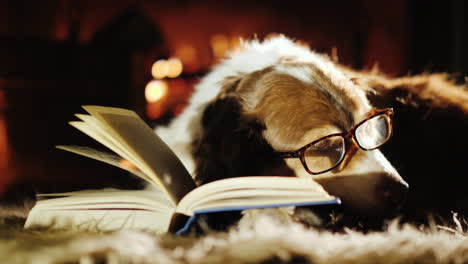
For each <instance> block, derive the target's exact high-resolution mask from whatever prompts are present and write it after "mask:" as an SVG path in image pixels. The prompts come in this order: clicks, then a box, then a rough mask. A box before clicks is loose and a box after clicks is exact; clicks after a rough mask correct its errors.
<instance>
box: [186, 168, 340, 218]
mask: <svg viewBox="0 0 468 264" xmlns="http://www.w3.org/2000/svg"><path fill="white" fill-rule="evenodd" d="M334 199H335V197H333V196H331V195H329V194H328V193H327V192H326V191H325V190H324V189H323V188H322V186H320V185H319V184H318V183H317V182H315V181H314V180H312V179H310V178H298V177H268V176H256V177H237V178H229V179H223V180H219V181H214V182H210V183H208V184H205V185H202V186H200V187H198V188H197V189H195V190H193V191H192V192H190V193H189V194H187V195H186V197H185V198H184V199H183V200H182V201H180V203H179V204H178V207H177V212H180V213H184V214H187V215H192V214H193V212H194V211H199V210H205V209H212V208H222V207H224V206H235V207H249V206H260V205H265V206H267V205H274V204H285V203H286V204H292V203H309V202H310V203H312V202H318V201H327V200H334Z"/></svg>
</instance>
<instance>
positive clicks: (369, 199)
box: [156, 36, 408, 215]
mask: <svg viewBox="0 0 468 264" xmlns="http://www.w3.org/2000/svg"><path fill="white" fill-rule="evenodd" d="M354 74H355V73H354V72H353V71H350V70H347V69H345V68H342V67H341V66H339V65H336V64H335V63H334V62H333V61H331V60H330V59H329V58H328V57H326V56H323V55H320V54H317V53H315V52H312V51H311V50H309V49H308V48H307V47H305V46H302V45H298V44H295V43H294V42H293V41H291V40H290V39H288V38H286V37H283V36H279V37H275V38H272V39H269V40H266V41H264V42H260V41H257V40H254V41H250V42H245V43H243V44H242V45H241V48H240V50H239V51H236V52H233V53H231V54H230V56H229V57H228V58H227V59H225V60H224V61H222V62H221V63H220V64H219V65H217V66H215V67H214V69H213V70H212V71H211V72H210V73H209V74H208V75H207V76H206V77H204V78H203V79H202V80H201V82H200V83H199V84H198V85H197V87H196V90H195V92H194V94H193V96H192V98H191V100H190V104H189V105H188V107H187V108H186V110H185V111H184V112H183V113H182V114H181V115H180V116H179V117H177V118H176V119H175V120H174V121H173V122H172V123H171V124H170V125H169V126H168V127H161V128H158V129H157V130H156V131H157V133H158V134H159V135H160V136H161V137H162V138H163V139H164V140H165V141H166V142H167V143H168V144H169V145H170V147H171V148H172V149H173V150H174V151H175V152H176V154H177V155H178V156H179V157H180V158H181V159H182V162H183V163H184V164H185V166H186V167H187V168H188V169H189V171H190V172H191V173H192V174H193V175H194V177H195V178H196V180H197V181H198V182H199V183H200V184H203V183H207V182H210V181H214V180H218V179H221V178H227V177H236V176H247V175H284V176H297V177H312V178H314V179H315V180H317V181H318V182H319V183H321V184H322V185H323V187H324V188H325V190H327V191H328V192H329V193H331V194H334V195H336V196H338V197H340V198H341V199H342V201H343V202H344V204H345V205H346V206H347V207H349V208H352V210H353V212H356V214H366V215H381V214H386V213H388V212H393V211H395V210H396V209H397V208H398V207H399V206H400V205H401V203H402V201H403V200H404V197H405V194H406V191H407V188H408V185H407V184H406V182H405V181H404V180H403V179H402V178H401V176H400V175H399V174H398V172H397V171H396V170H395V169H394V167H393V166H392V165H391V164H390V162H389V161H388V160H387V159H386V158H385V157H384V156H383V155H382V153H381V152H380V151H379V150H372V151H363V150H361V149H359V148H357V147H356V146H355V144H354V145H353V144H350V145H349V148H348V149H349V150H348V153H347V154H346V158H345V160H344V161H343V162H342V164H341V165H340V166H339V168H337V169H334V170H332V171H330V172H327V173H325V174H321V175H316V176H312V175H309V174H308V173H307V172H306V171H305V170H304V168H303V167H302V165H301V163H300V161H299V160H298V159H281V158H280V157H278V155H277V154H276V153H275V152H274V151H275V150H277V151H287V150H295V149H298V148H299V147H302V146H303V145H305V144H307V143H309V142H311V141H313V140H315V139H318V138H320V137H322V136H325V135H328V134H331V133H336V132H343V131H347V130H349V129H350V128H351V127H352V126H353V125H354V124H356V123H357V122H359V121H360V120H362V119H364V118H366V117H367V115H368V113H369V112H370V111H371V110H372V109H373V106H372V105H371V104H370V103H369V101H368V99H367V97H366V89H367V88H366V87H362V86H360V85H357V84H356V83H355V82H354V81H353V78H354V77H355V76H354Z"/></svg>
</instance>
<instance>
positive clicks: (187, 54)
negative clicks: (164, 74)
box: [176, 44, 197, 65]
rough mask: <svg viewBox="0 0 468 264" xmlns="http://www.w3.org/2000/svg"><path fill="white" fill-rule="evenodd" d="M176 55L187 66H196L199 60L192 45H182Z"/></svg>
mask: <svg viewBox="0 0 468 264" xmlns="http://www.w3.org/2000/svg"><path fill="white" fill-rule="evenodd" d="M176 55H177V57H179V58H180V59H181V60H182V62H183V63H184V65H185V64H194V63H196V60H197V51H196V50H195V48H194V47H193V46H191V45H187V44H185V45H181V46H180V47H178V48H177V50H176Z"/></svg>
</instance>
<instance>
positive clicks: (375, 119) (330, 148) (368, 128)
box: [277, 108, 393, 175]
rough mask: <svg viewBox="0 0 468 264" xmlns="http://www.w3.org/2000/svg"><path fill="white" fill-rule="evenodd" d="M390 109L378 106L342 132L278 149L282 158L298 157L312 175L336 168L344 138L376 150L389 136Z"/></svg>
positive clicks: (344, 148) (343, 153)
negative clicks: (364, 117)
mask: <svg viewBox="0 0 468 264" xmlns="http://www.w3.org/2000/svg"><path fill="white" fill-rule="evenodd" d="M392 117H393V109H391V108H387V109H377V110H374V111H372V112H371V113H370V115H369V117H368V118H366V119H364V120H362V121H361V122H359V123H358V124H357V125H355V126H354V127H353V128H351V130H349V131H348V132H344V133H336V134H331V135H328V136H325V137H322V138H319V139H317V140H315V141H313V142H311V143H309V144H307V145H305V146H303V147H301V148H299V149H297V150H295V151H289V152H283V151H281V152H277V153H279V154H280V156H281V157H282V158H299V159H300V160H301V163H302V166H304V169H305V170H306V171H307V172H308V173H309V174H312V175H317V174H321V173H325V172H327V171H330V170H332V169H334V168H336V167H337V166H338V165H340V163H341V162H342V161H343V160H344V157H345V155H346V151H347V150H346V141H347V140H349V139H350V138H353V139H354V141H355V142H356V143H357V145H358V146H359V147H360V148H361V149H362V150H373V149H377V148H379V147H380V146H382V145H383V144H385V143H386V142H387V141H388V140H389V139H390V137H391V135H392V130H393V127H392V126H393V125H392Z"/></svg>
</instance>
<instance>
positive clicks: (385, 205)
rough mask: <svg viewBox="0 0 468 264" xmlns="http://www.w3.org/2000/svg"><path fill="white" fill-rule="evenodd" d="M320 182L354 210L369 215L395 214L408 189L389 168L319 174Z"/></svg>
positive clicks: (355, 212)
mask: <svg viewBox="0 0 468 264" xmlns="http://www.w3.org/2000/svg"><path fill="white" fill-rule="evenodd" d="M317 182H319V183H320V184H321V185H322V186H323V187H324V189H325V190H326V191H327V192H329V193H330V194H332V195H335V196H337V197H339V198H340V199H341V200H342V202H343V205H344V206H345V208H347V209H349V210H350V211H351V212H352V213H353V214H358V215H367V216H393V215H394V214H395V213H396V212H398V210H399V209H400V207H401V206H402V204H403V202H404V201H405V199H406V193H407V191H408V184H407V183H406V182H405V181H403V180H402V179H401V178H400V177H395V175H392V174H390V173H386V172H375V173H367V174H358V175H343V176H338V177H327V178H319V179H317Z"/></svg>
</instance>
